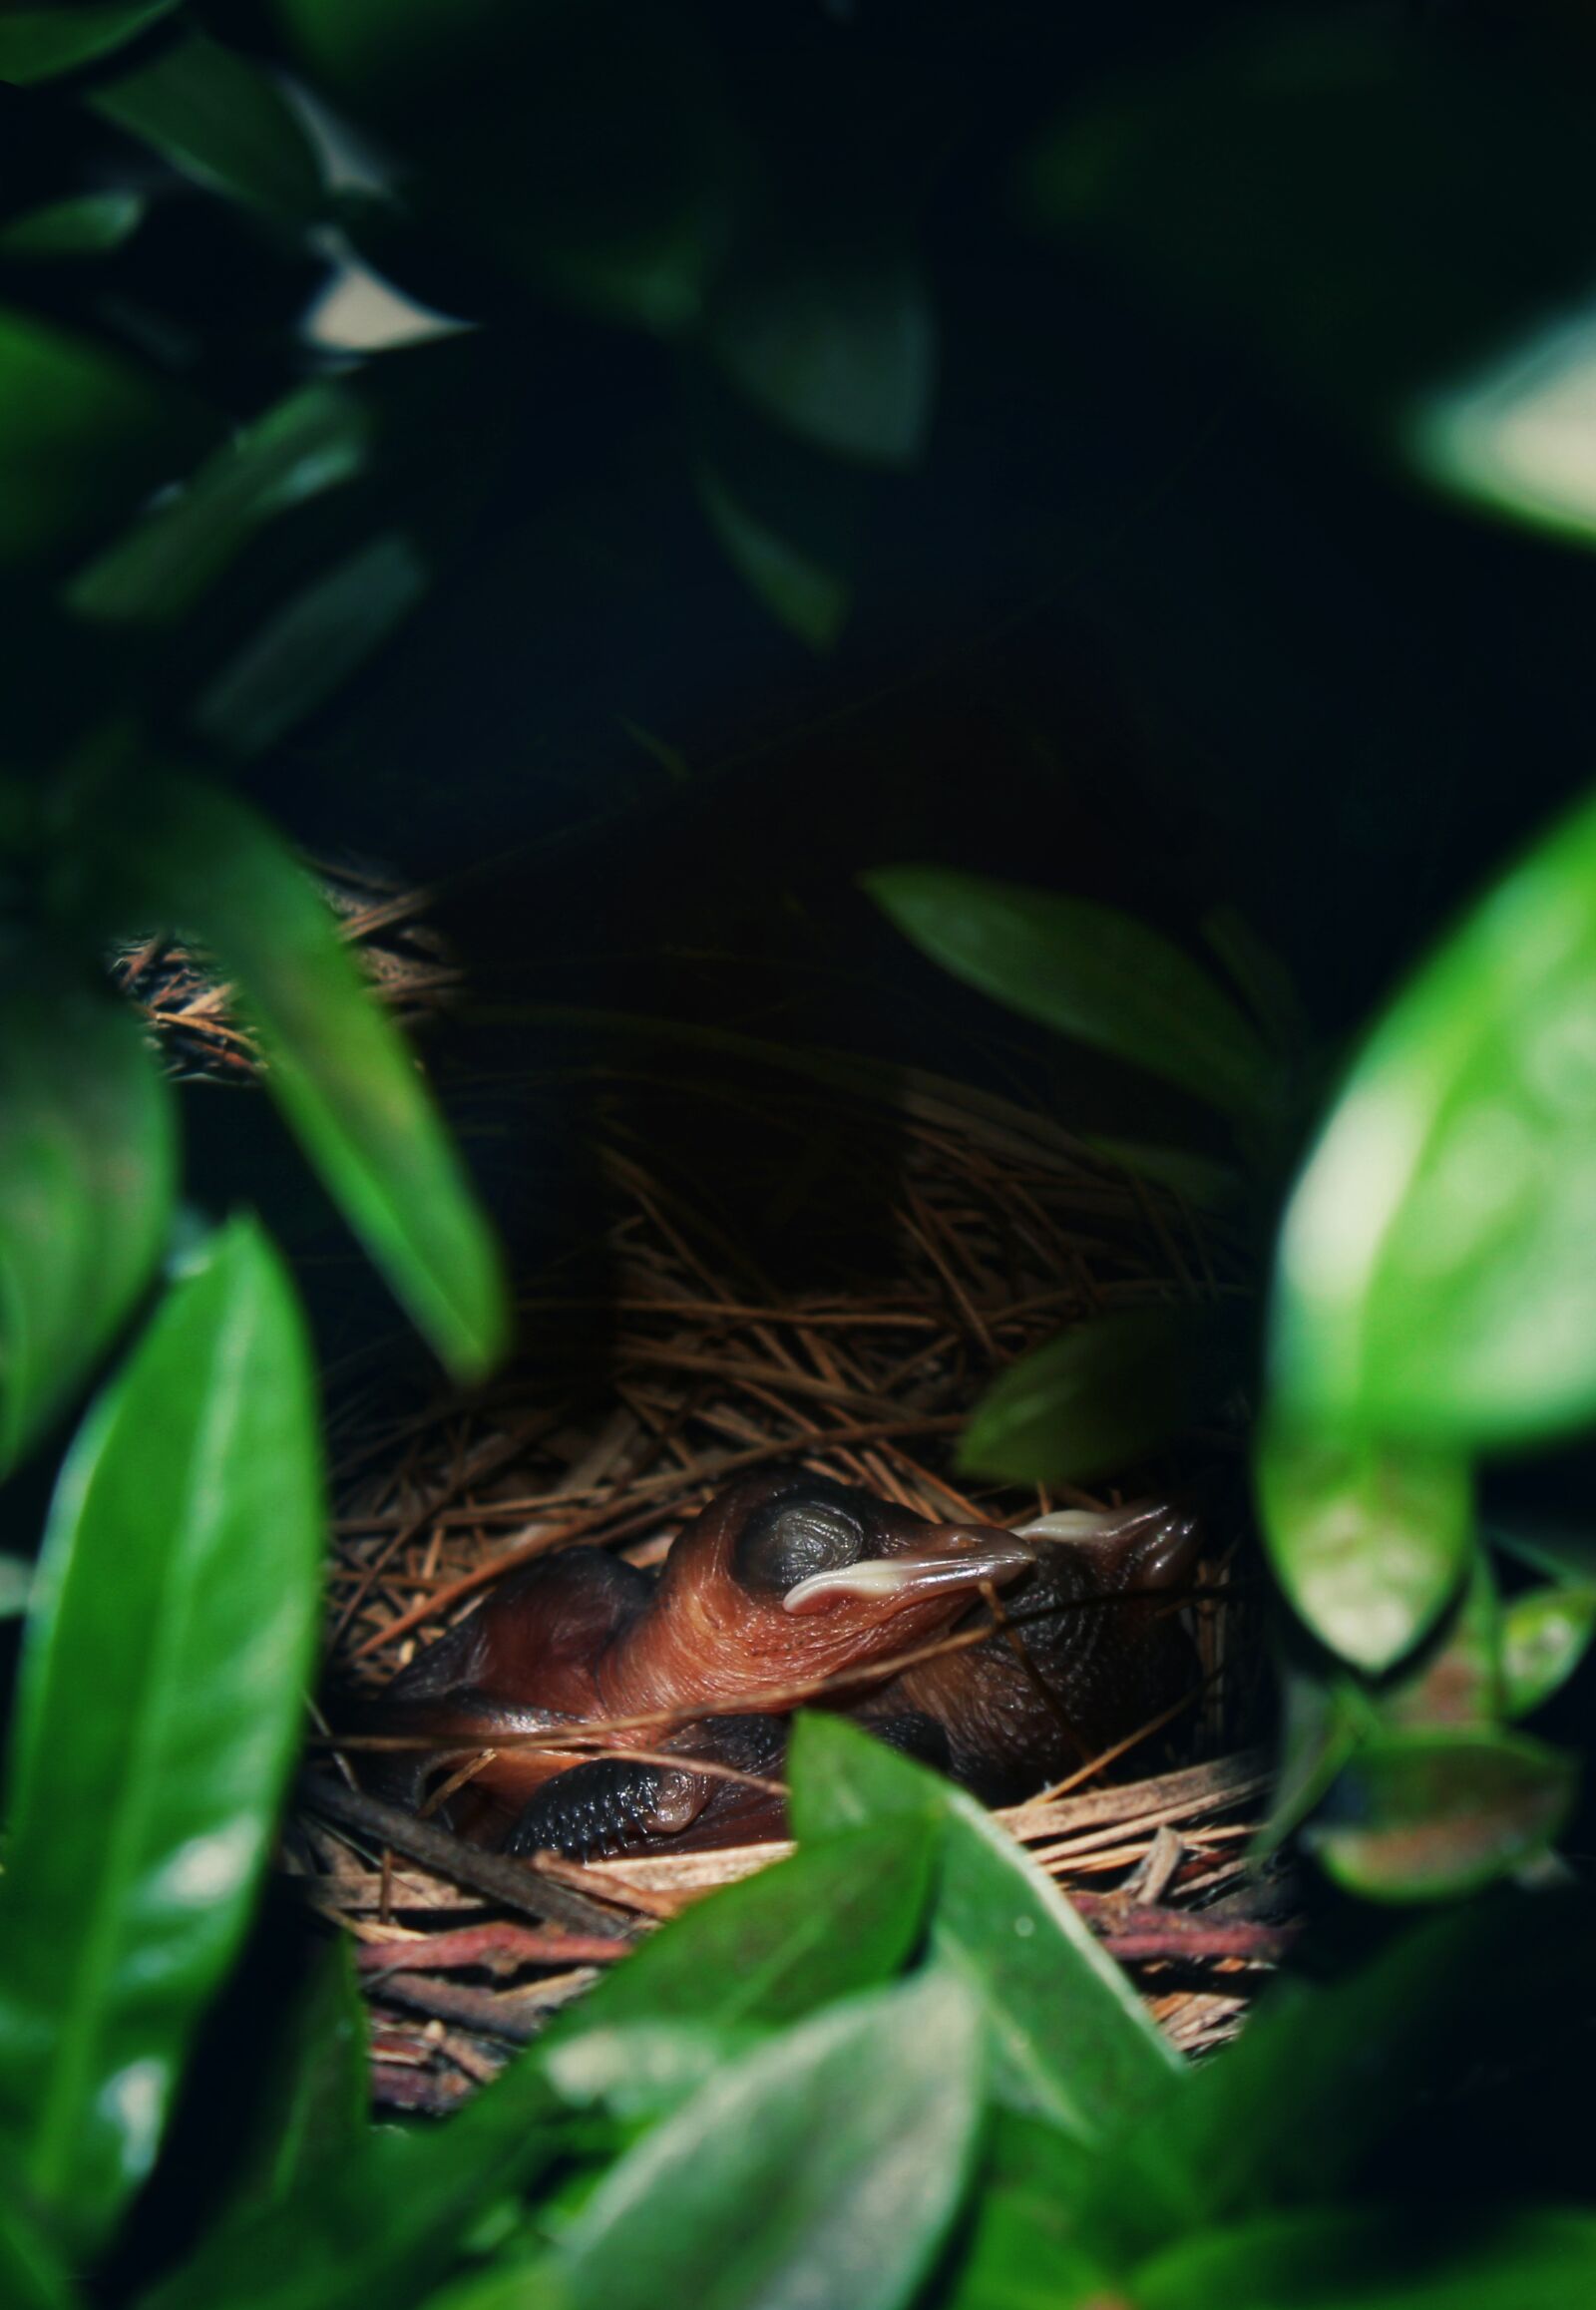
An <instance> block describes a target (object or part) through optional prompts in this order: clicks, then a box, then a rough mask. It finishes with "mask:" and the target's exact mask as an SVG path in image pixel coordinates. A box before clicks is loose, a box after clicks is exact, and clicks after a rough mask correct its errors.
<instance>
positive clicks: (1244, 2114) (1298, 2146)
mask: <svg viewBox="0 0 1596 2310" xmlns="http://www.w3.org/2000/svg"><path fill="white" fill-rule="evenodd" d="M1590 1926H1591V1909H1590V1903H1589V1901H1588V1899H1587V1898H1586V1897H1585V1896H1584V1895H1583V1894H1580V1893H1553V1894H1547V1893H1536V1894H1534V1895H1521V1894H1512V1893H1506V1892H1498V1893H1495V1894H1492V1895H1489V1896H1487V1897H1485V1898H1482V1899H1479V1900H1476V1901H1473V1902H1470V1903H1468V1904H1466V1905H1465V1906H1463V1907H1461V1908H1457V1909H1452V1910H1448V1911H1444V1912H1441V1913H1439V1914H1438V1915H1434V1916H1431V1917H1427V1918H1425V1919H1424V1920H1423V1921H1422V1922H1421V1923H1412V1924H1407V1925H1405V1926H1404V1927H1403V1928H1402V1929H1401V1930H1399V1931H1398V1932H1397V1934H1396V1935H1395V1936H1394V1937H1392V1938H1390V1939H1388V1940H1387V1941H1386V1942H1385V1944H1384V1945H1383V1946H1382V1948H1381V1949H1380V1951H1379V1954H1378V1955H1377V1956H1375V1957H1374V1958H1373V1959H1372V1960H1371V1961H1369V1962H1367V1963H1366V1964H1364V1965H1363V1966H1362V1967H1360V1968H1359V1970H1358V1971H1356V1972H1354V1973H1351V1974H1349V1975H1347V1976H1346V1977H1344V1978H1343V1979H1341V1980H1339V1981H1334V1982H1330V1983H1328V1984H1327V1983H1323V1982H1319V1981H1315V1980H1313V1979H1311V1978H1309V1977H1306V1976H1303V1975H1298V1976H1296V1977H1289V1976H1288V1977H1283V1978H1282V1979H1280V1980H1278V1981H1277V1982H1275V1983H1274V1984H1272V1985H1271V1987H1270V1988H1269V1989H1268V1990H1267V1991H1266V1993H1265V1995H1264V1997H1263V1999H1262V2000H1261V2001H1260V2004H1259V2006H1258V2008H1257V2010H1256V2012H1255V2013H1254V2014H1253V2016H1252V2018H1251V2020H1250V2021H1249V2023H1248V2026H1247V2028H1246V2030H1245V2031H1244V2032H1243V2034H1242V2036H1241V2038H1240V2039H1239V2040H1238V2041H1237V2042H1236V2043H1235V2044H1234V2045H1232V2046H1228V2047H1226V2048H1225V2050H1224V2052H1223V2053H1222V2054H1220V2055H1218V2056H1217V2057H1216V2058H1215V2059H1213V2060H1212V2061H1209V2062H1205V2063H1203V2064H1202V2065H1201V2066H1200V2067H1199V2068H1198V2069H1197V2070H1196V2071H1195V2072H1194V2073H1193V2074H1192V2075H1191V2077H1190V2078H1189V2079H1188V2081H1187V2083H1186V2085H1185V2088H1184V2090H1183V2091H1181V2092H1180V2093H1177V2094H1174V2095H1172V2096H1171V2097H1169V2099H1168V2100H1167V2101H1166V2102H1165V2103H1164V2104H1163V2105H1162V2106H1161V2107H1160V2108H1159V2109H1158V2110H1156V2111H1155V2112H1153V2113H1152V2114H1151V2115H1150V2116H1149V2117H1147V2118H1143V2119H1141V2120H1139V2121H1137V2122H1134V2123H1133V2124H1132V2125H1130V2126H1129V2127H1127V2128H1126V2129H1124V2131H1123V2132H1122V2133H1121V2134H1120V2136H1119V2137H1118V2138H1117V2139H1116V2140H1115V2141H1113V2142H1112V2143H1111V2144H1110V2145H1109V2150H1108V2154H1107V2157H1106V2159H1105V2163H1104V2168H1103V2170H1104V2173H1105V2175H1111V2176H1112V2186H1111V2188H1110V2189H1108V2190H1103V2191H1100V2192H1099V2193H1098V2194H1097V2196H1096V2197H1095V2198H1094V2200H1093V2211H1094V2216H1097V2217H1100V2218H1101V2224H1102V2227H1103V2229H1104V2230H1105V2231H1106V2232H1107V2233H1108V2242H1109V2244H1110V2246H1111V2248H1112V2250H1113V2251H1114V2252H1116V2254H1119V2255H1122V2256H1123V2255H1130V2256H1134V2255H1136V2254H1146V2253H1150V2252H1154V2251H1156V2250H1157V2249H1158V2248H1160V2247H1161V2246H1163V2245H1164V2244H1166V2243H1167V2242H1168V2240H1169V2239H1170V2238H1171V2237H1172V2236H1173V2237H1178V2236H1180V2235H1182V2234H1184V2233H1186V2232H1189V2231H1196V2230H1201V2229H1206V2228H1211V2227H1216V2226H1219V2225H1223V2224H1227V2223H1230V2222H1236V2221H1243V2220H1247V2219H1249V2218H1251V2217H1253V2216H1255V2215H1265V2214H1272V2213H1278V2212H1281V2211H1283V2210H1285V2209H1286V2208H1289V2207H1292V2206H1303V2205H1325V2204H1334V2203H1336V2202H1337V2201H1338V2200H1340V2199H1342V2198H1344V2197H1345V2196H1346V2195H1347V2194H1348V2193H1349V2191H1350V2190H1352V2189H1353V2188H1355V2187H1356V2186H1358V2185H1359V2184H1361V2183H1362V2182H1365V2181H1369V2180H1373V2181H1374V2182H1375V2183H1376V2184H1377V2185H1379V2186H1389V2185H1390V2176H1391V2175H1392V2174H1393V2173H1395V2172H1399V2171H1400V2170H1401V2164H1402V2160H1403V2159H1404V2158H1405V2157H1406V2156H1407V2155H1408V2153H1409V2151H1410V2149H1411V2146H1412V2142H1413V2137H1414V2131H1415V2125H1416V2123H1417V2121H1418V2118H1419V2114H1420V2112H1421V2110H1422V2109H1423V2108H1424V2107H1425V2106H1426V2105H1428V2106H1430V2107H1433V2106H1434V2104H1435V2102H1436V2101H1437V2100H1439V2101H1441V2102H1445V2101H1446V2100H1447V2099H1449V2098H1450V2096H1451V2095H1452V2093H1453V2092H1454V2091H1455V2090H1456V2088H1457V2086H1458V2085H1459V2084H1461V2083H1462V2081H1463V2080H1464V2079H1466V2078H1468V2077H1471V2076H1475V2075H1477V2074H1478V2070H1479V2066H1480V2065H1481V2064H1490V2063H1492V2062H1494V2061H1497V2060H1503V2061H1505V2062H1506V2063H1508V2065H1509V2066H1510V2065H1511V2064H1512V2063H1513V2062H1514V2061H1515V2060H1518V2059H1521V2057H1522V2049H1523V2047H1524V2046H1525V2045H1526V2044H1536V2043H1541V2042H1544V2040H1545V2037H1546V2033H1547V2032H1548V2031H1549V2030H1551V2029H1555V2028H1556V2027H1557V2026H1558V2017H1560V2016H1562V2015H1565V2014H1566V2012H1567V2009H1568V2003H1569V2000H1570V1999H1577V1997H1578V1996H1579V1995H1580V1994H1582V1985H1583V1983H1584V1981H1585V1980H1586V1979H1587V1977H1588V1972H1589V1950H1590ZM1282 2113H1289V2114H1290V2122H1289V2123H1284V2122H1282ZM1095 2226H1096V2225H1095V2222H1094V2230H1095Z"/></svg>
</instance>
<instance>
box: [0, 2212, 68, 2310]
mask: <svg viewBox="0 0 1596 2310" xmlns="http://www.w3.org/2000/svg"><path fill="white" fill-rule="evenodd" d="M81 2300H82V2296H81V2295H80V2294H79V2293H78V2291H77V2289H76V2287H74V2285H73V2284H72V2282H71V2280H70V2278H69V2277H68V2275H67V2272H66V2270H65V2268H64V2267H63V2265H62V2263H61V2261H60V2259H59V2257H58V2256H57V2254H56V2252H55V2249H54V2248H53V2247H52V2246H51V2244H50V2243H49V2241H48V2239H46V2238H44V2237H43V2236H41V2235H40V2232H39V2230H38V2227H37V2225H36V2224H35V2223H34V2222H32V2221H31V2220H30V2219H29V2218H28V2217H27V2216H26V2215H25V2214H24V2213H23V2212H22V2211H21V2210H20V2208H18V2207H17V2206H15V2205H11V2204H9V2203H7V2202H6V2200H5V2199H4V2198H0V2302H4V2303H5V2304H6V2306H7V2310H72V2305H73V2304H74V2303H76V2302H79V2301H81Z"/></svg>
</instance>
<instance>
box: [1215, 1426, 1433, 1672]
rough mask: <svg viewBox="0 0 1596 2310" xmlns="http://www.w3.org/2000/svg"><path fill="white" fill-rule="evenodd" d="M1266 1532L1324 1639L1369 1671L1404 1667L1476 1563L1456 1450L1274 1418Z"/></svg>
mask: <svg viewBox="0 0 1596 2310" xmlns="http://www.w3.org/2000/svg"><path fill="white" fill-rule="evenodd" d="M1256 1478H1257V1485H1258V1502H1259V1508H1260V1511H1261V1514H1262V1518H1263V1527H1264V1536H1265V1540H1266V1542H1267V1544H1268V1547H1269V1553H1270V1558H1271V1561H1272V1562H1273V1564H1274V1567H1275V1571H1276V1573H1277V1575H1278V1576H1279V1579H1280V1583H1281V1586H1282V1587H1283V1588H1284V1589H1285V1591H1286V1594H1287V1596H1288V1597H1289V1598H1290V1599H1291V1602H1292V1605H1293V1607H1294V1608H1295V1609H1296V1611H1297V1612H1299V1613H1300V1614H1301V1615H1302V1617H1303V1619H1304V1620H1305V1621H1306V1622H1307V1624H1308V1626H1309V1627H1310V1628H1311V1629H1312V1630H1313V1632H1314V1634H1315V1635H1316V1636H1317V1637H1319V1638H1321V1639H1322V1640H1323V1642H1324V1643H1326V1644H1327V1645H1329V1646H1330V1648H1331V1650H1332V1651H1333V1652H1336V1653H1339V1654H1341V1656H1342V1658H1343V1659H1344V1660H1350V1661H1356V1662H1357V1664H1358V1666H1359V1667H1360V1668H1362V1669H1369V1670H1374V1671H1379V1670H1382V1669H1386V1668H1389V1667H1390V1666H1391V1664H1392V1663H1393V1662H1394V1661H1397V1660H1399V1659H1400V1657H1401V1655H1402V1654H1403V1653H1405V1652H1407V1651H1408V1650H1409V1649H1410V1648H1411V1647H1412V1646H1413V1645H1414V1644H1415V1643H1416V1642H1417V1641H1418V1639H1419V1638H1420V1637H1421V1636H1422V1635H1423V1633H1424V1631H1425V1629H1427V1628H1428V1627H1430V1625H1431V1624H1432V1623H1433V1621H1434V1620H1435V1618H1436V1616H1437V1615H1438V1614H1439V1613H1440V1611H1441V1610H1442V1608H1443V1607H1444V1605H1445V1603H1446V1600H1447V1598H1448V1597H1450V1596H1452V1595H1454V1594H1455V1593H1456V1590H1457V1587H1458V1584H1459V1582H1460V1581H1461V1579H1462V1577H1463V1572H1464V1569H1465V1567H1466V1565H1467V1563H1468V1551H1469V1545H1470V1539H1471V1534H1472V1503H1471V1488H1470V1483H1469V1474H1468V1469H1467V1467H1466V1466H1465V1464H1464V1463H1463V1462H1462V1461H1461V1460H1459V1459H1456V1458H1454V1457H1452V1456H1450V1455H1449V1454H1447V1453H1444V1452H1434V1451H1429V1450H1425V1449H1422V1448H1417V1447H1407V1446H1398V1445H1396V1444H1386V1445H1382V1444H1379V1443H1376V1442H1373V1441H1369V1440H1366V1439H1364V1438H1362V1437H1358V1436H1352V1437H1346V1436H1339V1435H1335V1434H1321V1433H1316V1432H1314V1431H1313V1430H1311V1429H1300V1428H1294V1427H1293V1426H1291V1425H1290V1423H1289V1422H1284V1421H1279V1420H1276V1421H1272V1422H1270V1423H1269V1424H1268V1425H1267V1426H1266V1427H1265V1428H1264V1429H1263V1431H1262V1433H1261V1435H1260V1438H1259V1443H1258V1449H1257V1461H1256Z"/></svg>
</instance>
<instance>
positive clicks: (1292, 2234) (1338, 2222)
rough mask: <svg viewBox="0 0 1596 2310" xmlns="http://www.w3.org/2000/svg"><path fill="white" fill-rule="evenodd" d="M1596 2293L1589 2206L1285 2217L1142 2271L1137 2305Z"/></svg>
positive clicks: (1456, 2302) (1563, 2302)
mask: <svg viewBox="0 0 1596 2310" xmlns="http://www.w3.org/2000/svg"><path fill="white" fill-rule="evenodd" d="M1593 2289H1596V2215H1592V2214H1590V2213H1588V2212H1586V2211H1585V2210H1584V2209H1583V2208H1569V2209H1568V2210H1566V2211H1564V2210H1562V2209H1561V2208H1557V2207H1535V2208H1525V2209H1522V2210H1519V2209H1509V2210H1504V2211H1502V2212H1500V2213H1497V2214H1492V2213H1491V2212H1489V2211H1487V2210H1473V2209H1469V2208H1459V2209H1449V2210H1448V2211H1447V2213H1446V2214H1445V2215H1444V2217H1442V2216H1438V2215H1437V2214H1436V2211H1435V2209H1434V2207H1433V2206H1425V2205H1416V2206H1413V2207H1411V2208H1406V2207H1403V2206H1401V2205H1400V2204H1397V2205H1394V2206H1383V2207H1381V2208H1379V2209H1378V2210H1374V2211H1367V2212H1366V2211H1362V2210H1360V2211H1356V2212H1349V2211H1325V2212H1312V2213H1299V2214H1279V2215H1275V2216H1274V2217H1272V2218H1270V2219H1267V2220H1263V2221H1258V2222H1254V2223H1250V2224H1248V2225H1247V2226H1246V2227H1245V2228H1241V2229H1235V2230H1221V2231H1216V2232H1211V2233H1209V2234H1208V2235H1198V2236H1196V2237H1192V2238H1188V2239H1185V2240H1183V2241H1182V2242H1181V2243H1180V2244H1179V2245H1176V2246H1172V2247H1170V2248H1169V2249H1168V2251H1167V2252H1164V2253H1161V2254H1158V2255H1156V2256H1155V2257H1154V2258H1153V2260H1152V2261H1150V2262H1145V2263H1143V2264H1142V2266H1141V2267H1140V2268H1139V2269H1138V2270H1136V2271H1135V2272H1134V2273H1133V2274H1132V2276H1131V2278H1130V2280H1129V2283H1128V2288H1127V2293H1126V2301H1127V2304H1129V2303H1133V2304H1134V2305H1135V2310H1572V2305H1573V2304H1574V2303H1576V2302H1582V2301H1586V2300H1588V2299H1589V2298H1590V2297H1591V2294H1592V2290H1593Z"/></svg>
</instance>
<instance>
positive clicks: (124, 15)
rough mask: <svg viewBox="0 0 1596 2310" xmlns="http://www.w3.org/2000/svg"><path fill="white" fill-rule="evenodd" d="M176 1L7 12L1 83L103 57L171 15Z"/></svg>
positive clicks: (0, 34)
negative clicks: (149, 26)
mask: <svg viewBox="0 0 1596 2310" xmlns="http://www.w3.org/2000/svg"><path fill="white" fill-rule="evenodd" d="M177 5H178V0H88V4H87V5H85V6H80V7H70V8H64V7H62V6H61V5H60V0H56V4H55V5H54V6H51V7H37V6H36V7H31V8H30V7H27V6H23V7H18V8H8V9H7V10H6V11H5V13H4V14H3V15H0V80H14V81H18V82H21V83H22V84H24V85H26V84H27V83H28V82H29V81H35V80H48V79H49V78H50V77H51V75H52V74H54V73H58V72H71V71H72V70H73V68H74V67H75V66H77V65H80V64H89V63H91V62H92V61H93V59H94V58H95V57H97V56H106V55H109V54H110V52H111V51H112V50H113V49H115V48H120V47H121V46H122V44H123V42H124V41H126V40H131V39H132V38H133V37H134V35H135V33H138V32H143V31H144V29H145V27H146V26H147V25H150V24H156V23H159V21H160V19H161V18H162V17H163V16H170V15H171V13H172V11H173V9H174V8H176V7H177Z"/></svg>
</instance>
